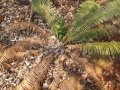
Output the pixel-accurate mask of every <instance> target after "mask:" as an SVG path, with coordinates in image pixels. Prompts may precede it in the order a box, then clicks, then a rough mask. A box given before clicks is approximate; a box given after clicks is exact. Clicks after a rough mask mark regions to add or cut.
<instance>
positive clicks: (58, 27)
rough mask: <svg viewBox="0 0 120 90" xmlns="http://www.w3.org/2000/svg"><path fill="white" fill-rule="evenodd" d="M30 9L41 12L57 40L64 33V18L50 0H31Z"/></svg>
mask: <svg viewBox="0 0 120 90" xmlns="http://www.w3.org/2000/svg"><path fill="white" fill-rule="evenodd" d="M32 9H33V11H34V12H37V13H39V14H41V15H42V16H43V17H44V19H45V20H46V22H47V24H48V26H49V27H50V28H51V29H52V30H53V31H54V33H55V35H56V36H57V38H58V39H59V40H61V39H62V38H63V36H64V35H65V33H66V31H65V24H64V20H63V18H62V17H61V15H60V14H59V12H58V11H57V10H56V9H55V7H54V6H53V4H52V2H51V1H50V0H32Z"/></svg>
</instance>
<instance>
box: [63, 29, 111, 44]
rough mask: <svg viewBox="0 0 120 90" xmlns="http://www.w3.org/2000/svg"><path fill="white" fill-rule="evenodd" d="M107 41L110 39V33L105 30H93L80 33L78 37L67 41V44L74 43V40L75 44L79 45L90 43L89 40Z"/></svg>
mask: <svg viewBox="0 0 120 90" xmlns="http://www.w3.org/2000/svg"><path fill="white" fill-rule="evenodd" d="M105 38H106V39H109V38H110V33H109V31H108V30H107V29H99V28H95V29H92V30H88V31H84V32H81V33H80V35H79V36H77V37H76V36H72V37H70V38H68V39H67V41H65V42H66V43H67V42H72V41H73V42H74V39H75V40H76V41H75V42H76V43H81V42H90V40H94V39H96V40H99V39H105Z"/></svg>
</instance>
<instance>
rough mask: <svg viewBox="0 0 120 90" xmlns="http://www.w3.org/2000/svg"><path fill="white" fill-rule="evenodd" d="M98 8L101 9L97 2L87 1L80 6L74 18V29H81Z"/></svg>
mask: <svg viewBox="0 0 120 90" xmlns="http://www.w3.org/2000/svg"><path fill="white" fill-rule="evenodd" d="M98 8H100V5H99V4H98V3H96V2H95V0H93V1H92V0H87V1H85V2H83V3H82V4H80V7H79V8H78V10H77V13H76V15H75V16H74V20H73V23H72V27H73V28H74V29H77V28H78V27H80V26H81V25H82V24H83V23H84V22H85V21H86V20H88V19H89V18H90V17H91V15H92V14H93V13H94V12H95V11H96V10H97V9H98Z"/></svg>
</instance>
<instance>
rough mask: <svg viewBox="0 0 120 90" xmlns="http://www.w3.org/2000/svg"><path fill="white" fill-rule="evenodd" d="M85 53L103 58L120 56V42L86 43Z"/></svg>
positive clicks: (84, 46)
mask: <svg viewBox="0 0 120 90" xmlns="http://www.w3.org/2000/svg"><path fill="white" fill-rule="evenodd" d="M83 52H84V53H85V54H95V55H102V56H113V55H120V42H98V43H86V44H84V45H83Z"/></svg>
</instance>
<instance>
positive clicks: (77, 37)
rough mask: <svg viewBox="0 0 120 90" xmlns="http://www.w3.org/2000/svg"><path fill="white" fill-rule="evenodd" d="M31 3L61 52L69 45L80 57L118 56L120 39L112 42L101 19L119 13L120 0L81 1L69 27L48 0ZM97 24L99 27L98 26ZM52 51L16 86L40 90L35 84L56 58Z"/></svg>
mask: <svg viewBox="0 0 120 90" xmlns="http://www.w3.org/2000/svg"><path fill="white" fill-rule="evenodd" d="M31 5H32V10H33V11H34V12H37V13H39V14H41V15H42V16H43V18H44V19H45V20H46V22H47V24H48V26H49V28H50V29H51V30H52V31H53V32H54V34H55V36H56V38H57V39H58V40H59V42H60V46H59V47H62V49H64V51H65V49H66V47H69V45H73V46H74V47H77V49H80V51H81V52H82V55H81V57H84V56H86V55H88V56H91V55H94V56H99V57H100V56H102V57H103V56H104V57H108V56H111V57H113V56H114V57H115V56H118V55H120V42H117V41H114V39H113V38H112V36H113V34H112V33H113V32H111V31H110V30H109V28H106V27H105V25H104V22H107V21H109V20H111V19H113V18H114V17H119V16H120V0H113V1H111V2H108V3H107V4H106V5H100V4H98V3H96V2H95V0H86V1H84V2H83V3H82V4H80V6H79V8H78V9H77V13H76V14H75V16H74V19H73V22H72V24H71V26H70V27H68V26H67V25H66V24H65V21H64V19H63V17H62V16H61V15H60V13H59V12H58V11H57V10H56V8H55V7H54V5H53V4H52V2H51V1H50V0H32V2H31ZM101 23H102V24H103V26H102V27H98V26H99V25H100V24H101ZM113 31H114V30H113ZM59 47H58V48H59ZM53 52H54V49H53ZM55 54H56V53H55V52H54V53H52V54H50V55H49V56H51V57H54V56H55V57H54V58H50V57H49V56H48V58H47V59H48V60H46V58H45V60H44V59H43V61H42V62H41V63H40V64H39V65H38V66H37V67H35V68H34V69H33V70H32V71H31V72H30V74H29V75H28V76H26V78H25V79H24V80H23V81H22V82H21V83H20V85H18V86H17V87H16V89H17V90H40V87H39V83H40V82H42V80H44V79H45V76H44V75H45V74H46V73H47V70H48V67H49V64H50V63H51V62H52V61H53V60H54V59H55V58H57V57H56V56H58V55H55ZM49 59H50V60H49ZM43 64H44V65H43ZM45 65H47V66H45ZM85 66H86V65H85ZM42 68H43V69H42ZM85 68H87V66H86V67H85ZM94 78H96V77H94ZM74 90H76V89H74ZM92 90H94V89H92ZM101 90H103V88H102V89H101ZM105 90H106V89H105Z"/></svg>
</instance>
